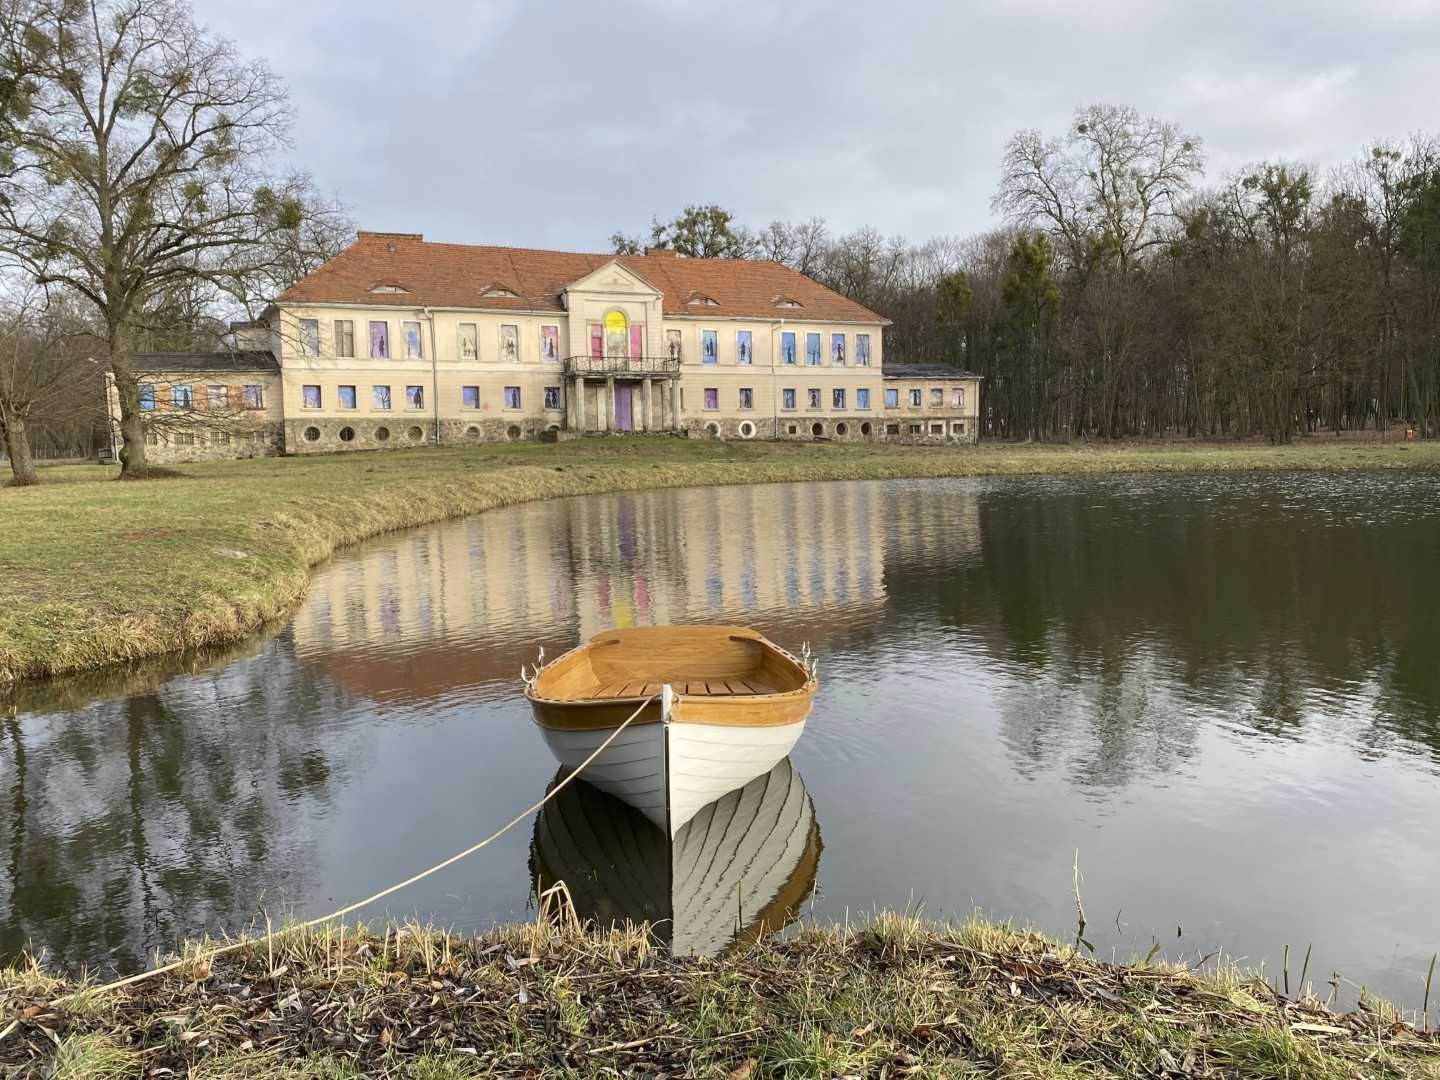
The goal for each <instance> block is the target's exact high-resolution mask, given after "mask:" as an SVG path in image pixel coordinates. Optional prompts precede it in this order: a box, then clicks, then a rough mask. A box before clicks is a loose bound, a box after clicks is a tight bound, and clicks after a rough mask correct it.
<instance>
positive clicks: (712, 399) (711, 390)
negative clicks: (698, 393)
mask: <svg viewBox="0 0 1440 1080" xmlns="http://www.w3.org/2000/svg"><path fill="white" fill-rule="evenodd" d="M705 408H707V409H718V408H720V390H719V388H718V387H715V386H707V387H705Z"/></svg>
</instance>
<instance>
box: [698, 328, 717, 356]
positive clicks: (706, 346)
mask: <svg viewBox="0 0 1440 1080" xmlns="http://www.w3.org/2000/svg"><path fill="white" fill-rule="evenodd" d="M700 362H701V363H702V364H718V363H719V362H720V339H719V336H718V335H717V334H716V333H715V331H714V330H701V331H700Z"/></svg>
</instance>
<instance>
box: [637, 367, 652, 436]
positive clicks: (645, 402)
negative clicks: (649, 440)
mask: <svg viewBox="0 0 1440 1080" xmlns="http://www.w3.org/2000/svg"><path fill="white" fill-rule="evenodd" d="M652 383H653V380H651V379H641V380H640V430H641V431H651V430H653V427H654V426H653V425H652V424H651V423H650V387H651V385H652Z"/></svg>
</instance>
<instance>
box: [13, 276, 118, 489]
mask: <svg viewBox="0 0 1440 1080" xmlns="http://www.w3.org/2000/svg"><path fill="white" fill-rule="evenodd" d="M67 316H70V317H67ZM94 344H96V343H95V342H94V340H93V339H90V338H88V337H87V336H86V335H85V334H84V333H83V331H82V330H80V329H79V328H78V327H77V320H75V319H74V318H73V315H71V313H67V312H65V311H64V310H63V308H62V307H61V306H60V305H58V304H56V305H48V304H47V303H46V298H45V295H44V293H43V292H41V291H40V290H39V289H38V288H35V287H34V286H27V287H23V288H20V287H17V288H15V289H13V290H12V292H11V295H7V296H5V297H4V298H3V299H0V438H3V440H4V444H5V453H6V456H7V457H8V458H9V459H10V471H11V473H12V476H13V479H12V480H11V483H12V484H14V485H15V486H17V487H23V486H25V485H29V484H35V483H39V476H38V474H37V473H36V471H35V460H34V457H33V455H32V452H31V448H30V427H31V425H32V424H35V423H42V422H44V421H47V420H59V419H61V418H62V417H63V418H65V419H69V420H73V419H74V418H75V413H76V411H77V410H76V403H77V399H79V401H81V402H85V404H82V405H81V407H80V410H79V411H80V412H81V413H82V414H88V419H90V420H92V421H93V420H94V419H98V417H99V413H100V401H101V397H100V379H99V373H100V370H101V366H100V363H99V361H98V360H97V359H96V358H95V357H94V356H93V353H92V350H91V349H90V348H88V346H91V345H94ZM87 390H88V391H89V392H88V393H86V391H87ZM87 399H88V401H87Z"/></svg>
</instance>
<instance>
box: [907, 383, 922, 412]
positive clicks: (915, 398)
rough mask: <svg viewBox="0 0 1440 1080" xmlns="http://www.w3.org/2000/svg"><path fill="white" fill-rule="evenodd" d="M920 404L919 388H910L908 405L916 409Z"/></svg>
mask: <svg viewBox="0 0 1440 1080" xmlns="http://www.w3.org/2000/svg"><path fill="white" fill-rule="evenodd" d="M921 404H923V400H922V392H921V391H920V389H919V388H916V389H912V390H911V391H910V407H911V408H912V409H918V408H920V406H921Z"/></svg>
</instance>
